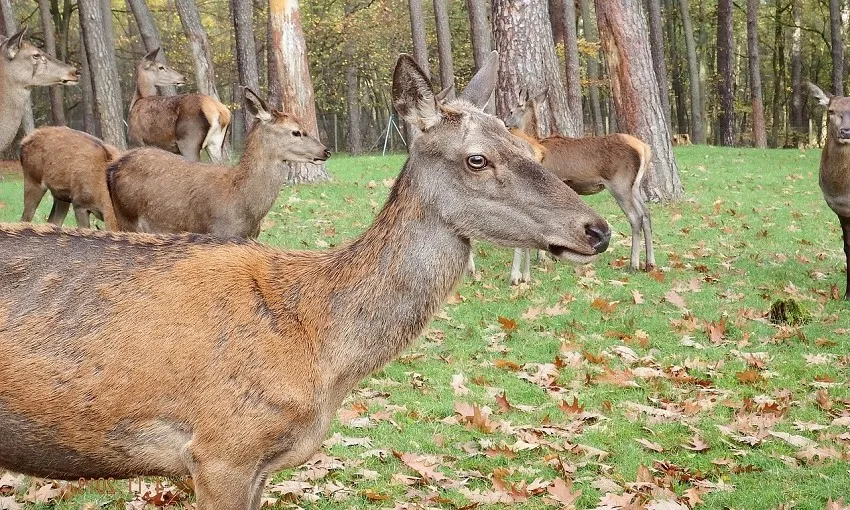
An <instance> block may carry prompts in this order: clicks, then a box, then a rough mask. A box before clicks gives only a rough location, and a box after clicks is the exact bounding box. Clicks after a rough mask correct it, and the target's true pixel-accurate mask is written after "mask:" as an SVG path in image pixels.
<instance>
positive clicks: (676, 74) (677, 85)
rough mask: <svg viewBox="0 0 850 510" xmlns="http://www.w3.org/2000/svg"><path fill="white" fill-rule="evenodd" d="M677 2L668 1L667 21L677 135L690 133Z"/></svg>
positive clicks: (673, 0)
mask: <svg viewBox="0 0 850 510" xmlns="http://www.w3.org/2000/svg"><path fill="white" fill-rule="evenodd" d="M675 1H676V0H666V2H667V3H666V5H665V7H666V9H667V12H668V14H669V16H668V21H667V45H668V47H669V49H670V73H671V78H672V85H673V95H674V96H675V98H676V129H674V131H675V132H676V133H687V132H689V131H690V127H689V125H688V115H687V112H688V110H687V105H686V101H685V84H684V83H683V81H682V62H681V60H680V59H679V42H678V38H677V37H676V21H675V20H676V18H675V16H673V10H674V9H675V5H674V2H675Z"/></svg>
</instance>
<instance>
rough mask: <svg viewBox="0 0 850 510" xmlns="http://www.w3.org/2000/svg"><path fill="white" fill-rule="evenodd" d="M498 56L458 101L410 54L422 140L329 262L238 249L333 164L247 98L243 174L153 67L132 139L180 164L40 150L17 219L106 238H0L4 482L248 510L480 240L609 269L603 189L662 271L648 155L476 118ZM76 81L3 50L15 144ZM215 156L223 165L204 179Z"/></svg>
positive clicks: (0, 110)
mask: <svg viewBox="0 0 850 510" xmlns="http://www.w3.org/2000/svg"><path fill="white" fill-rule="evenodd" d="M497 57H498V55H497V54H496V52H493V53H492V54H491V55H490V57H489V58H488V60H487V61H486V63H485V64H484V65H483V66H482V67H481V69H480V70H479V71H478V73H477V74H476V75H475V76H474V77H473V78H472V80H471V81H470V83H469V85H468V86H467V88H466V89H465V90H464V91H463V92H462V93H461V94H460V95H459V96H458V98H457V99H449V100H447V99H445V98H444V97H443V96H442V94H435V93H434V92H433V91H432V89H431V86H430V82H429V80H428V79H427V78H426V76H425V74H424V73H423V72H422V71H421V70H420V69H419V67H418V66H417V65H416V64H415V62H414V61H413V59H412V58H411V57H410V56H408V55H401V56H400V57H399V59H398V62H397V64H396V66H395V69H394V72H393V84H392V97H393V101H394V105H395V108H396V110H397V111H398V112H399V114H400V115H401V116H402V117H403V118H404V120H406V121H407V122H409V123H410V124H412V125H413V126H415V127H416V128H418V129H419V130H420V131H421V132H422V134H421V135H420V136H419V137H418V138H417V139H416V140H415V142H414V143H413V144H412V146H411V147H410V154H409V157H408V160H407V162H406V163H405V165H404V168H403V170H402V171H401V173H400V175H399V176H398V178H397V180H396V182H395V184H394V186H393V188H392V191H391V193H390V195H389V198H388V199H387V202H386V204H385V205H384V207H383V209H382V210H381V211H380V213H379V214H378V216H377V217H376V219H375V221H374V222H373V224H372V225H371V226H370V227H369V228H368V229H367V230H366V231H365V232H364V233H363V234H361V235H360V236H359V237H357V238H356V239H354V240H352V241H351V242H349V243H346V244H344V245H342V246H340V247H338V248H335V249H332V250H329V251H323V252H321V251H281V250H277V249H273V248H270V247H267V246H264V245H261V244H258V243H256V242H254V241H252V240H247V239H245V238H252V237H253V238H255V237H256V236H257V235H258V233H259V229H260V221H261V219H262V218H263V216H265V214H266V213H267V212H268V211H269V209H270V208H271V206H272V204H273V202H274V200H275V198H276V197H277V196H278V194H279V192H280V187H281V185H282V181H281V179H282V177H281V172H280V171H279V170H278V164H279V163H280V162H281V161H305V162H306V161H316V160H324V159H326V158H327V157H328V156H329V152H328V151H327V149H326V148H325V147H324V146H323V145H322V144H321V143H320V142H318V141H317V140H316V139H315V138H313V137H311V136H310V135H309V134H307V133H306V132H305V131H304V129H303V128H302V127H301V125H300V124H299V122H298V120H297V119H295V118H293V117H292V116H290V115H287V114H285V113H282V112H279V111H276V110H273V109H271V108H270V107H269V106H268V105H267V104H266V103H265V101H263V100H262V99H261V98H260V97H258V96H257V95H256V94H254V93H253V92H251V91H247V92H246V94H245V96H246V97H245V99H246V107H247V109H248V111H249V112H250V113H251V114H253V115H254V117H255V118H256V119H257V121H258V122H256V123H255V126H254V128H253V129H252V131H251V132H250V134H249V135H248V138H247V141H246V146H245V152H244V154H243V156H242V158H241V161H240V162H239V164H238V165H237V166H236V167H233V168H230V167H225V166H220V165H219V164H217V163H218V162H219V161H220V160H221V143H222V141H223V139H224V135H225V133H226V130H227V125H228V122H229V113H228V112H227V109H226V108H224V107H223V106H220V104H218V103H217V102H215V101H214V100H212V99H211V98H209V97H207V96H201V95H184V96H175V97H159V96H157V95H156V86H159V85H167V84H179V83H182V82H183V77H182V76H180V75H179V74H178V73H176V72H175V71H173V70H171V69H169V68H168V67H166V66H165V65H163V64H161V63H158V62H157V61H156V55H155V53H152V54H149V55H147V56H146V57H145V59H143V60H142V62H141V63H140V64H139V65H138V67H137V88H136V94H135V95H134V97H133V102H132V104H131V107H130V120H129V122H128V124H129V130H130V137H131V139H132V140H133V142H134V143H135V144H144V145H156V146H159V147H162V148H164V149H167V150H169V151H173V152H178V151H179V152H180V154H182V156H183V157H181V156H178V155H175V154H172V153H169V152H165V151H163V150H161V149H158V148H151V147H140V148H135V149H131V150H129V151H127V152H125V153H123V154H121V153H120V152H119V151H118V150H117V149H115V148H114V147H111V146H109V145H107V144H105V143H103V142H102V141H100V140H98V139H97V138H94V137H92V136H89V135H87V134H85V133H80V132H77V131H73V130H70V129H67V128H42V129H39V130H36V131H35V132H33V133H31V134H30V135H29V136H27V137H26V138H25V139H24V141H23V142H22V147H21V162H22V166H23V172H24V182H25V184H24V189H25V191H24V193H25V207H24V215H23V218H22V220H24V221H29V220H31V219H32V217H33V214H34V211H35V208H36V206H37V205H38V202H39V201H40V200H41V198H42V197H43V195H44V194H45V192H46V191H47V190H50V192H51V194H52V195H53V198H54V206H53V210H52V211H51V213H50V222H51V223H54V224H56V225H61V223H62V220H63V218H64V216H65V214H66V213H67V211H68V208H69V207H70V205H73V206H74V209H75V213H76V215H77V221H78V224H79V225H80V226H83V227H87V226H88V225H89V218H88V215H89V213H93V214H95V215H96V216H97V217H99V218H102V219H103V221H104V223H105V226H106V229H107V230H108V231H105V232H104V231H93V230H61V229H59V228H56V227H50V226H36V225H32V224H28V223H22V224H17V225H4V226H2V228H0V351H2V352H3V353H4V359H5V360H6V361H5V362H4V363H2V364H0V382H2V384H0V467H3V468H7V469H12V470H15V471H18V472H22V473H27V474H31V475H35V476H42V477H50V478H63V479H73V478H79V477H86V478H99V477H130V476H134V475H170V476H183V475H191V476H192V478H193V480H194V484H195V492H196V497H197V506H198V508H199V509H203V510H211V509H221V510H224V509H227V510H233V509H241V510H248V509H255V508H258V507H259V505H260V501H261V493H262V489H263V487H264V485H265V481H266V477H267V476H268V475H269V473H271V472H273V471H274V470H276V469H280V468H283V467H288V466H295V465H297V464H299V463H301V462H303V461H304V460H306V459H307V458H309V457H310V456H311V455H312V454H313V453H314V452H315V451H316V450H317V449H318V448H319V446H320V444H321V442H322V440H323V439H324V437H325V434H326V433H327V431H328V428H329V427H330V424H331V421H332V419H333V417H334V415H335V412H336V410H337V408H338V407H339V406H340V405H341V402H342V400H343V398H344V397H345V396H346V394H347V393H348V392H349V391H350V390H351V389H352V388H353V387H354V386H355V385H356V384H357V383H358V382H359V381H360V380H361V379H362V378H364V377H365V376H367V375H368V374H369V373H371V372H372V371H374V370H375V369H377V368H379V367H381V366H382V365H384V364H385V363H387V362H389V361H390V360H391V359H393V358H394V357H395V356H396V355H398V354H399V352H400V351H402V350H403V349H404V348H405V347H406V346H407V345H408V344H409V343H410V342H411V341H412V340H413V339H415V338H416V337H417V336H418V335H419V334H420V333H421V331H422V330H423V329H424V328H425V326H426V324H427V323H428V321H429V319H430V317H431V316H432V315H433V314H434V313H436V311H437V310H438V308H439V307H440V305H441V304H442V303H443V301H444V300H445V299H446V298H447V296H448V295H449V294H450V293H451V291H452V289H453V287H454V286H455V285H456V284H457V283H458V281H459V280H460V279H461V278H462V276H463V274H464V271H465V268H466V266H467V262H468V260H469V257H470V254H471V249H470V240H471V239H473V238H475V239H484V240H488V241H491V242H493V243H496V244H498V245H501V246H510V247H519V248H522V249H532V248H533V249H538V250H545V251H548V252H549V253H552V254H553V255H554V256H556V257H558V258H564V259H569V260H573V261H577V262H590V261H593V260H594V259H595V258H596V257H597V255H598V254H599V253H601V252H603V251H605V250H606V249H607V247H608V244H609V240H610V236H611V231H610V230H609V227H608V225H607V223H606V222H605V220H604V219H602V218H601V217H600V216H599V215H598V214H597V213H596V212H594V211H593V210H592V209H591V208H590V207H588V206H587V205H586V204H584V202H582V200H581V199H580V198H579V196H578V195H579V194H591V193H597V192H599V191H601V190H602V189H608V190H609V191H610V192H611V193H612V194H613V195H614V197H615V199H616V201H617V203H618V204H619V205H620V207H621V208H622V209H623V211H624V213H625V214H626V216H627V217H628V220H629V223H630V225H631V229H632V253H631V261H630V262H631V264H630V266H631V268H632V269H637V268H638V251H639V244H640V242H639V241H640V233H641V232H643V234H644V238H645V243H646V258H647V260H646V267H647V268H649V267H652V266H653V265H654V263H655V260H654V256H653V252H652V234H651V224H650V219H649V209H648V207H647V205H646V203H645V202H644V200H643V198H642V196H641V191H640V186H641V182H642V178H643V176H644V175H645V174H646V172H647V171H648V165H649V161H650V158H651V151H650V148H649V147H648V146H647V145H646V144H644V143H643V142H641V141H639V140H637V139H635V138H633V137H630V136H627V135H610V136H606V137H598V138H589V139H570V138H563V137H549V138H544V139H540V138H539V137H538V136H537V133H536V132H535V131H534V128H533V126H534V125H535V124H536V123H535V120H534V115H535V103H536V101H537V98H534V99H529V94H528V93H527V92H524V93H523V94H521V97H520V98H519V99H520V100H519V104H518V106H517V108H516V109H515V110H514V111H513V112H511V114H510V116H509V119H508V120H507V122H506V123H503V122H502V121H500V120H499V119H497V118H496V117H494V116H492V115H489V114H486V113H484V110H483V107H484V106H485V104H486V103H487V102H488V100H489V98H490V97H491V94H492V93H493V91H494V89H495V85H496V78H497V71H498V58H497ZM78 77H79V75H78V73H77V72H76V70H75V69H73V68H72V67H70V66H67V65H65V64H63V63H61V62H58V61H56V60H54V59H52V58H50V57H48V56H46V55H45V54H44V53H42V52H41V51H40V50H38V49H37V48H35V47H33V46H31V45H29V44H27V43H26V42H24V41H23V39H22V34H16V35H15V36H13V37H12V38H10V39H8V40H5V41H3V42H2V45H0V87H2V89H0V119H2V123H0V124H2V130H0V145H3V146H5V144H8V143H9V142H10V141H11V140H12V139H13V138H14V131H15V130H16V129H17V126H18V124H19V123H20V119H21V117H22V111H23V105H24V104H25V102H26V100H27V98H28V96H29V91H28V90H29V87H31V86H37V85H52V84H58V83H74V82H76V81H77V79H78ZM813 91H814V92H815V94H816V95H817V96H818V97H819V98H820V100H821V101H822V102H823V103H824V104H825V105H827V106H828V107H829V111H830V119H831V121H830V127H829V140H828V141H827V147H826V149H825V150H824V152H823V160H822V163H821V187H822V189H823V191H824V195H825V196H826V199H827V202H828V203H829V205H830V207H832V208H833V210H834V211H835V212H836V213H837V214H838V215H839V218H841V224H842V228H843V232H844V247H845V252H846V253H847V256H848V259H850V244H849V243H850V153H848V151H850V99H847V98H839V97H832V98H829V97H827V96H826V95H824V94H823V92H820V90H819V89H816V88H814V87H813ZM183 98H185V100H184V99H183ZM12 124H14V127H15V130H13V129H11V127H10V126H11V125H12ZM509 128H510V130H509ZM203 148H206V149H207V151H208V152H209V154H210V158H211V159H212V160H213V162H214V163H213V164H202V163H199V162H197V160H198V158H199V153H200V151H201V150H202V149H203ZM112 230H123V231H129V232H113V231H112ZM151 232H157V233H170V235H154V234H151ZM198 234H213V235H209V236H207V235H198ZM520 254H521V252H520ZM515 258H517V259H518V258H519V257H515ZM515 266H516V267H515V271H518V268H519V263H518V262H516V263H515ZM514 276H516V275H514ZM523 276H524V277H526V278H527V276H528V275H527V272H526V274H525V275H519V276H517V279H519V278H521V277H523ZM512 278H513V276H512ZM848 279H850V277H848ZM848 283H850V282H848ZM848 298H850V296H848Z"/></svg>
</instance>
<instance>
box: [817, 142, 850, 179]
mask: <svg viewBox="0 0 850 510" xmlns="http://www.w3.org/2000/svg"><path fill="white" fill-rule="evenodd" d="M835 138H836V135H835V134H834V133H832V130H831V129H830V132H829V133H827V142H826V145H825V146H824V148H823V153H822V154H821V164H820V183H821V188H822V189H823V190H824V192H827V191H830V190H834V191H835V192H836V193H841V194H844V193H846V190H848V189H850V144H841V143H838V142H836V141H835Z"/></svg>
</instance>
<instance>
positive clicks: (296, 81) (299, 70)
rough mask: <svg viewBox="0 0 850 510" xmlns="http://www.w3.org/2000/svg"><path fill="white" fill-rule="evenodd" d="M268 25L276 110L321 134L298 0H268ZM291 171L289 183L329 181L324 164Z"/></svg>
mask: <svg viewBox="0 0 850 510" xmlns="http://www.w3.org/2000/svg"><path fill="white" fill-rule="evenodd" d="M269 24H270V30H269V31H270V32H271V36H272V37H271V39H270V40H269V51H272V52H276V53H277V56H276V57H275V63H276V64H277V66H276V69H275V70H274V72H273V73H270V76H269V78H272V77H274V79H275V80H276V81H277V82H279V86H278V88H279V90H280V92H281V97H280V99H281V103H277V104H274V105H273V107H275V108H281V107H282V105H286V111H287V112H290V113H293V114H295V116H297V117H299V118H300V119H301V123H302V125H303V126H304V128H305V129H306V130H307V131H309V132H311V133H313V134H316V135H318V131H319V129H318V123H317V122H316V103H315V100H314V97H313V81H312V79H311V78H310V69H309V66H308V63H307V47H306V43H305V41H304V32H303V31H302V29H301V12H300V10H299V5H298V0H269ZM290 169H291V170H290V173H289V177H288V179H287V180H288V181H289V182H291V183H295V182H316V181H324V180H330V174H328V171H327V168H326V167H325V164H324V163H321V164H312V163H301V164H292V165H290Z"/></svg>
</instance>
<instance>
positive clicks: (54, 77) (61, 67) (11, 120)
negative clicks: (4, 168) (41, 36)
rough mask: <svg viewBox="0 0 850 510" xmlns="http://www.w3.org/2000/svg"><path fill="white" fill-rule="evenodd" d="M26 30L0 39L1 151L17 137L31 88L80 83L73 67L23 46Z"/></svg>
mask: <svg viewBox="0 0 850 510" xmlns="http://www.w3.org/2000/svg"><path fill="white" fill-rule="evenodd" d="M26 30H27V29H26V27H24V28H22V29H21V31H20V32H18V33H16V34H14V35H12V37H9V38H8V39H5V40H4V39H3V37H0V151H2V150H5V149H6V147H8V146H9V144H11V143H12V141H13V140H14V139H15V135H16V134H17V133H18V127H19V126H20V125H21V119H23V117H24V109H25V108H26V105H27V101H28V100H29V98H30V88H31V87H46V86H50V85H59V84H62V85H74V84H76V83H77V82H78V81H79V80H80V72H79V71H78V70H77V68H76V67H74V66H72V65H68V64H66V63H64V62H61V61H59V60H57V59H55V58H53V57H51V56H50V55H48V54H47V53H45V52H43V51H42V50H40V49H38V48H36V47H35V46H33V45H32V44H30V43H28V42H26V41H25V40H24V35H25V34H26Z"/></svg>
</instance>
